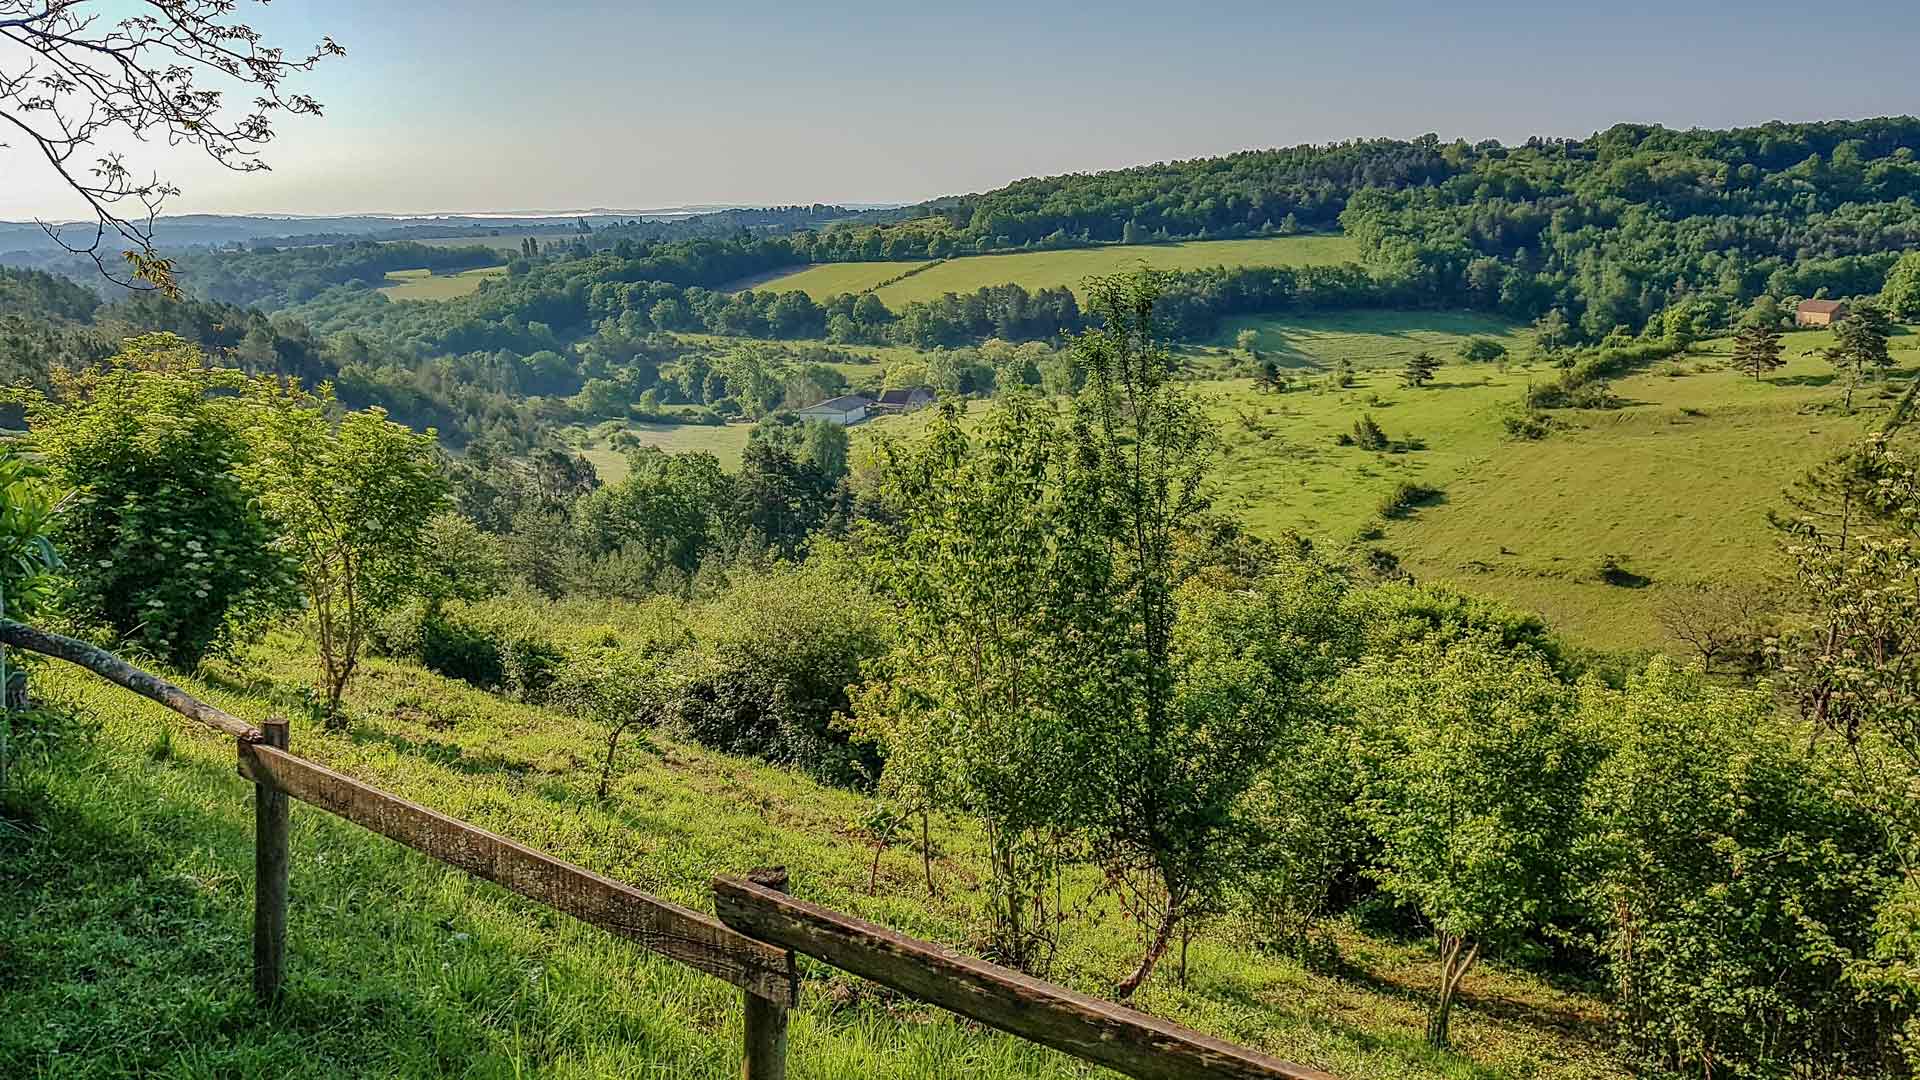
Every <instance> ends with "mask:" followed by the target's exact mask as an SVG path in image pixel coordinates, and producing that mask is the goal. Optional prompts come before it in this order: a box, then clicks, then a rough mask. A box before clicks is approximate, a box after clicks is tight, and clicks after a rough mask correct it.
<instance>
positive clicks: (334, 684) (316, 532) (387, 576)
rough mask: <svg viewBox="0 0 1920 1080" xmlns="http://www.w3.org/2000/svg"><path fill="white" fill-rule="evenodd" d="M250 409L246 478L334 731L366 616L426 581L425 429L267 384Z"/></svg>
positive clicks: (432, 468) (434, 509) (430, 504)
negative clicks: (282, 554)
mask: <svg viewBox="0 0 1920 1080" xmlns="http://www.w3.org/2000/svg"><path fill="white" fill-rule="evenodd" d="M248 404H249V405H250V406H251V410H252V412H253V414H254V415H253V418H252V423H251V424H250V425H249V426H248V437H249V439H250V440H251V441H252V443H253V454H252V458H253V460H252V461H250V462H249V463H248V464H247V465H246V466H245V469H244V472H246V473H247V474H248V475H249V478H250V479H251V480H252V481H253V483H254V485H255V488H256V490H258V491H259V492H260V493H261V496H260V501H261V505H262V507H263V509H264V510H265V511H266V513H267V516H268V518H269V519H270V520H271V521H272V522H273V524H274V526H275V528H276V529H277V531H278V532H279V534H280V540H279V543H280V545H281V546H282V547H283V548H284V550H285V551H286V552H287V553H288V554H289V555H290V556H291V557H292V558H293V559H294V560H295V562H296V563H297V565H298V566H299V577H300V581H301V585H302V587H303V589H304V591H305V593H306V597H307V605H308V613H309V616H310V617H311V619H312V620H313V629H314V633H315V636H316V637H317V638H318V641H319V646H320V665H321V668H322V669H323V671H324V674H325V683H324V686H323V690H324V691H325V696H326V710H327V712H326V722H327V726H329V727H333V728H339V727H343V726H344V725H345V723H346V718H345V717H344V716H343V715H342V714H341V712H340V698H341V695H342V694H344V693H345V692H346V688H347V683H348V681H349V680H350V679H351V678H352V677H353V673H354V671H355V670H356V669H357V668H358V666H359V663H360V657H361V654H362V652H363V650H364V649H365V647H366V643H367V637H368V634H369V633H370V631H371V630H372V626H373V620H374V617H375V616H376V615H377V614H378V613H379V612H381V611H383V610H386V609H387V608H389V607H391V606H392V605H394V604H397V603H400V602H403V601H405V600H408V599H411V598H413V597H414V596H417V595H419V594H420V593H421V592H422V590H423V588H424V586H425V584H426V577H425V574H424V572H423V553H424V551H425V544H424V542H423V536H424V534H425V532H426V529H427V524H428V522H429V521H431V520H432V519H433V517H434V515H435V514H437V513H439V512H440V511H441V510H442V509H444V508H445V507H446V505H447V504H448V495H449V484H448V482H447V478H446V477H445V476H444V475H443V474H442V473H441V470H440V461H439V448H438V445H437V443H436V440H435V438H434V435H433V433H432V432H431V431H429V432H427V433H426V434H424V435H422V434H415V433H414V432H413V431H411V430H409V429H408V428H407V427H405V426H404V425H401V424H396V423H394V422H392V421H390V420H388V419H387V417H386V413H385V412H384V411H383V410H380V409H369V410H366V411H364V412H348V413H345V414H344V415H341V416H340V417H338V419H336V418H335V417H334V416H333V415H332V414H333V411H334V410H333V401H332V397H331V394H330V393H323V394H320V395H310V394H306V393H304V392H302V391H300V390H299V389H298V388H293V387H283V386H280V385H277V384H271V383H268V384H262V385H257V386H256V388H255V390H254V393H253V395H252V397H251V398H250V400H249V403H248Z"/></svg>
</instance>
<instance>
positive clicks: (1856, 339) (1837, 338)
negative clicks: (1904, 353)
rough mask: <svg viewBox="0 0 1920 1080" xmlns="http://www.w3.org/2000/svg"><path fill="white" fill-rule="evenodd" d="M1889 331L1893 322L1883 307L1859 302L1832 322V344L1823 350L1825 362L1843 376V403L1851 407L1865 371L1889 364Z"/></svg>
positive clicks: (1866, 372) (1867, 372)
mask: <svg viewBox="0 0 1920 1080" xmlns="http://www.w3.org/2000/svg"><path fill="white" fill-rule="evenodd" d="M1892 335H1893V323H1892V320H1890V319H1889V318H1888V317H1887V311H1886V309H1885V308H1883V307H1881V306H1880V305H1878V304H1874V303H1868V302H1862V303H1858V304H1855V305H1853V306H1852V307H1851V308H1849V309H1848V310H1847V315H1846V318H1843V319H1841V320H1840V321H1838V322H1836V323H1834V324H1833V346H1832V347H1831V348H1829V349H1827V350H1826V352H1825V354H1824V355H1825V356H1826V358H1827V362H1828V363H1831V364H1832V365H1833V366H1834V367H1836V368H1839V369H1840V370H1841V371H1843V372H1845V373H1846V376H1847V392H1846V397H1845V399H1844V404H1845V407H1846V408H1847V409H1849V410H1851V409H1852V408H1853V393H1854V391H1855V390H1856V389H1858V388H1859V386H1860V382H1861V380H1863V379H1865V378H1866V377H1867V376H1868V375H1870V374H1872V373H1875V372H1878V371H1881V370H1883V369H1885V368H1890V367H1892V366H1893V354H1892V353H1891V352H1889V351H1888V349H1887V339H1888V338H1889V337H1891V336H1892Z"/></svg>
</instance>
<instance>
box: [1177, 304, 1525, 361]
mask: <svg viewBox="0 0 1920 1080" xmlns="http://www.w3.org/2000/svg"><path fill="white" fill-rule="evenodd" d="M1244 330H1252V331H1253V332H1254V334H1255V335H1256V337H1257V341H1256V343H1255V345H1254V348H1256V349H1258V350H1259V351H1260V355H1261V358H1262V359H1271V360H1273V361H1275V362H1276V363H1278V364H1279V365H1280V366H1281V367H1286V368H1300V367H1314V368H1322V369H1326V368H1333V367H1338V366H1339V365H1340V363H1341V361H1345V362H1346V363H1348V364H1350V365H1352V366H1353V367H1356V368H1377V367H1399V366H1401V365H1403V364H1405V363H1406V362H1407V361H1408V360H1409V359H1411V358H1412V357H1413V355H1414V354H1415V353H1420V352H1430V353H1432V354H1433V355H1434V356H1436V357H1439V358H1440V359H1441V360H1443V361H1451V360H1453V359H1454V358H1455V355H1456V353H1457V352H1458V350H1459V348H1460V345H1461V343H1462V342H1464V341H1466V340H1467V339H1468V338H1469V337H1476V336H1477V337H1489V338H1492V339H1494V340H1495V341H1498V342H1499V343H1500V344H1502V345H1505V346H1506V347H1507V352H1508V353H1509V354H1511V355H1512V356H1513V357H1514V358H1516V359H1517V358H1519V357H1520V356H1522V355H1524V354H1525V353H1526V351H1527V346H1528V343H1529V341H1530V340H1531V339H1530V338H1529V337H1528V334H1527V330H1526V328H1525V327H1523V326H1519V325H1517V324H1515V323H1512V322H1508V321H1507V320H1505V319H1501V318H1498V317H1496V316H1492V315H1482V314H1480V313H1478V312H1471V311H1337V312H1327V313H1325V314H1317V315H1307V316H1292V317H1287V318H1273V317H1270V316H1239V317H1236V318H1231V319H1227V320H1225V321H1224V322H1223V323H1222V324H1221V330H1220V333H1219V335H1218V336H1217V337H1215V339H1214V342H1215V344H1216V345H1229V344H1232V343H1233V342H1234V341H1235V339H1236V338H1238V337H1239V335H1240V333H1241V331H1244Z"/></svg>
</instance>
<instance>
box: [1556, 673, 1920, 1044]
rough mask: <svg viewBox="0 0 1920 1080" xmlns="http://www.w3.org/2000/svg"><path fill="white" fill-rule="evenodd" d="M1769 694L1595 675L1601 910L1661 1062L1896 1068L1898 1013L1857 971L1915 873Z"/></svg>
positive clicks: (1591, 831) (1594, 887)
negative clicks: (1803, 746) (1615, 682)
mask: <svg viewBox="0 0 1920 1080" xmlns="http://www.w3.org/2000/svg"><path fill="white" fill-rule="evenodd" d="M1772 714H1773V707H1772V701H1771V700H1770V699H1769V696H1768V695H1767V694H1765V693H1764V692H1760V691H1749V690H1733V689H1725V688H1721V687H1718V686H1715V685H1714V684H1713V683H1711V682H1709V681H1708V680H1707V679H1706V678H1705V677H1704V676H1703V675H1702V674H1701V673H1700V672H1699V671H1698V670H1694V671H1682V670H1680V669H1678V668H1676V667H1675V666H1674V665H1673V664H1672V663H1671V662H1668V661H1665V660H1661V661H1656V662H1655V663H1654V664H1653V665H1652V666H1650V667H1649V668H1648V669H1647V670H1646V672H1645V673H1644V674H1642V675H1640V676H1637V677H1636V678H1635V679H1634V680H1633V681H1632V683H1631V684H1630V685H1629V686H1628V688H1627V689H1626V690H1625V691H1619V692H1616V691H1608V690H1603V689H1600V688H1598V687H1593V686H1589V687H1587V688H1586V689H1585V690H1584V691H1583V694H1582V719H1583V721H1584V722H1585V724H1586V725H1587V726H1588V728H1589V729H1590V730H1592V731H1595V732H1597V733H1599V734H1600V736H1601V737H1602V738H1603V739H1604V740H1605V742H1606V743H1607V751H1608V753H1607V756H1606V758H1605V760H1604V761H1603V762H1602V763H1601V764H1600V765H1599V766H1598V767H1597V768H1596V769H1595V770H1594V773H1593V776H1592V778H1591V780H1590V781H1589V783H1588V787H1587V793H1586V796H1585V813H1586V816H1587V819H1588V821H1589V824H1588V826H1587V831H1588V837H1587V839H1586V840H1585V841H1584V842H1583V856H1584V858H1585V859H1587V860H1590V861H1591V863H1592V865H1593V870H1592V871H1591V878H1590V881H1591V884H1590V885H1589V887H1588V891H1587V902H1588V904H1589V906H1590V910H1591V912H1592V917H1593V919H1594V921H1595V922H1596V923H1597V924H1599V925H1601V926H1604V927H1605V931H1604V936H1603V938H1602V943H1601V944H1602V947H1603V949H1604V951H1605V953H1606V955H1607V958H1608V961H1609V963H1610V965H1611V977H1612V980H1613V983H1614V986H1615V987H1616V1000H1615V1009H1616V1012H1617V1014H1618V1015H1619V1017H1620V1020H1621V1030H1622V1034H1623V1036H1624V1038H1625V1041H1626V1043H1627V1045H1628V1047H1629V1048H1630V1051H1631V1053H1632V1054H1633V1056H1634V1060H1635V1062H1636V1063H1637V1064H1638V1065H1639V1066H1640V1067H1641V1068H1643V1069H1645V1070H1647V1071H1648V1072H1649V1073H1651V1072H1655V1071H1658V1072H1659V1073H1661V1074H1662V1075H1669V1074H1671V1075H1687V1076H1705V1075H1709V1074H1713V1075H1735V1076H1779V1075H1830V1076H1838V1075H1850V1076H1870V1075H1884V1074H1886V1073H1888V1072H1891V1071H1895V1060H1894V1053H1893V1038H1892V1036H1893V1031H1892V1030H1890V1026H1889V1024H1888V1018H1889V1017H1890V1016H1892V1015H1897V1014H1898V1011H1899V1010H1898V1008H1897V1007H1890V1006H1896V1002H1895V1001H1894V1000H1892V999H1890V998H1889V997H1888V996H1887V995H1886V993H1885V991H1869V992H1866V993H1863V992H1862V989H1863V988H1862V987H1861V986H1859V985H1857V984H1856V982H1855V980H1854V979H1853V978H1851V977H1850V973H1851V972H1852V971H1853V970H1855V969H1856V968H1857V966H1858V965H1859V964H1860V963H1861V962H1862V961H1863V960H1865V959H1866V958H1867V957H1868V956H1869V955H1870V954H1871V952H1872V947H1873V932H1874V920H1875V912H1876V909H1877V908H1878V906H1879V904H1880V902H1881V900H1882V898H1883V897H1885V896H1886V894H1887V892H1888V890H1889V888H1890V886H1891V884H1892V882H1893V881H1894V880H1895V877H1896V873H1895V870H1894V866H1893V862H1892V860H1891V859H1890V858H1889V856H1888V853H1887V851H1886V849H1885V847H1884V845H1883V843H1882V842H1881V834H1880V832H1879V829H1878V828H1877V827H1876V825H1875V823H1874V821H1873V820H1872V818H1871V817H1870V816H1869V815H1868V814H1866V813H1865V812H1863V810H1862V809H1861V808H1860V807H1858V806H1857V805H1849V804H1848V803H1847V802H1846V801H1845V800H1843V799H1842V798H1841V797H1840V796H1839V795H1838V794H1837V793H1836V790H1835V788H1834V787H1833V786H1831V778H1830V777H1829V776H1828V775H1827V773H1826V770H1825V769H1824V767H1823V766H1822V764H1821V763H1820V762H1818V761H1810V760H1807V759H1806V758H1804V757H1802V756H1801V755H1800V754H1799V753H1797V752H1796V751H1795V750H1794V749H1793V747H1792V745H1791V742H1792V740H1793V737H1792V736H1791V735H1790V734H1789V733H1788V732H1786V731H1783V730H1781V729H1780V727H1779V725H1778V724H1777V722H1776V721H1775V719H1774V717H1773V715H1772Z"/></svg>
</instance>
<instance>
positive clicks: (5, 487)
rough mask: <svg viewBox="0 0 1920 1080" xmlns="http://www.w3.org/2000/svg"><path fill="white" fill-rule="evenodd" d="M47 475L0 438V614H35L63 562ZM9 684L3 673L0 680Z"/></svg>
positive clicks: (28, 617)
mask: <svg viewBox="0 0 1920 1080" xmlns="http://www.w3.org/2000/svg"><path fill="white" fill-rule="evenodd" d="M46 478H47V471H46V470H45V469H44V468H42V467H41V466H40V465H39V464H37V463H35V462H32V461H29V460H28V459H27V458H25V457H24V456H22V455H21V454H20V453H19V452H18V451H17V450H15V449H14V448H13V447H12V446H10V445H4V444H0V618H5V619H12V620H14V621H15V622H26V621H29V620H31V619H33V618H34V616H36V615H38V614H39V613H40V610H41V608H42V606H43V605H45V604H46V602H47V600H48V599H49V598H50V597H51V596H52V595H53V591H54V586H55V575H56V574H58V573H59V572H60V571H61V570H63V569H64V568H65V566H64V564H63V563H62V561H61V559H60V556H59V554H58V553H57V552H56V551H55V550H54V547H53V542H52V534H53V530H54V526H55V522H56V521H57V519H58V512H57V511H56V509H55V507H54V504H53V501H52V500H51V499H49V498H48V497H47V492H46V486H45V483H44V481H45V480H46ZM64 510H65V507H61V508H60V511H64ZM6 685H8V683H7V682H6V681H5V679H4V678H0V686H6Z"/></svg>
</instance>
